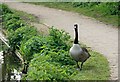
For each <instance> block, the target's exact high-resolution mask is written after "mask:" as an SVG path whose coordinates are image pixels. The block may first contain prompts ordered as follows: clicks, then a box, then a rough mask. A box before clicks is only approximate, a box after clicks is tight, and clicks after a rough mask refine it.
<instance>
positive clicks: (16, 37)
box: [8, 26, 37, 50]
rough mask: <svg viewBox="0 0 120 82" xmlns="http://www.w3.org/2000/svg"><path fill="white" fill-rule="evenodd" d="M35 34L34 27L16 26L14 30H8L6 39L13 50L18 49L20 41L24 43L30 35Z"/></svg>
mask: <svg viewBox="0 0 120 82" xmlns="http://www.w3.org/2000/svg"><path fill="white" fill-rule="evenodd" d="M36 35H37V30H36V29H35V28H34V27H30V26H24V27H21V28H18V29H17V30H16V31H15V32H10V33H9V36H8V39H9V44H10V46H11V48H13V50H16V49H19V47H20V45H21V44H22V43H25V42H26V41H27V40H28V39H30V38H31V37H32V36H36Z"/></svg>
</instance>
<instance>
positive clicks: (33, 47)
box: [20, 36, 45, 61]
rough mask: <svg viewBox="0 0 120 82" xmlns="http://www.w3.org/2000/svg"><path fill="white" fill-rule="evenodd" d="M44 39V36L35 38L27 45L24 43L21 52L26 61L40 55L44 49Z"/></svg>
mask: <svg viewBox="0 0 120 82" xmlns="http://www.w3.org/2000/svg"><path fill="white" fill-rule="evenodd" d="M44 41H45V40H44V38H42V36H33V37H32V38H30V39H29V40H28V41H27V42H26V43H23V44H22V45H21V47H20V51H21V53H22V54H23V56H24V58H25V59H26V60H28V61H29V60H30V59H31V58H32V57H33V54H35V53H39V52H40V50H42V49H43V47H42V46H43V45H44Z"/></svg>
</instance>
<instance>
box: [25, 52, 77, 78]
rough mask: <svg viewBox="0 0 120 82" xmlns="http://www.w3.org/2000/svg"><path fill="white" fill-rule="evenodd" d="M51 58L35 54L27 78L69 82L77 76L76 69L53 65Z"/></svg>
mask: <svg viewBox="0 0 120 82" xmlns="http://www.w3.org/2000/svg"><path fill="white" fill-rule="evenodd" d="M50 59H51V57H50V56H48V55H47V56H45V55H40V54H35V55H34V58H33V59H32V60H31V62H30V65H29V69H28V73H27V77H26V78H25V79H28V80H68V79H70V76H71V75H74V74H76V71H75V69H73V68H71V67H67V66H60V65H59V64H56V65H55V64H53V63H51V62H50V61H49V60H50Z"/></svg>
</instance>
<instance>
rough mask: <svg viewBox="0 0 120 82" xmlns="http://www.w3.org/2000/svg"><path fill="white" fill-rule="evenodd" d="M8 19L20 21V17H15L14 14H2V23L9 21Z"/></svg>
mask: <svg viewBox="0 0 120 82" xmlns="http://www.w3.org/2000/svg"><path fill="white" fill-rule="evenodd" d="M10 19H18V20H19V19H20V17H19V16H17V15H15V14H11V13H6V14H4V16H3V20H4V22H7V21H8V20H10Z"/></svg>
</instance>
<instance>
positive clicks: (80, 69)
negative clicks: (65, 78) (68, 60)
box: [80, 62, 84, 70]
mask: <svg viewBox="0 0 120 82" xmlns="http://www.w3.org/2000/svg"><path fill="white" fill-rule="evenodd" d="M83 63H84V62H82V63H81V68H80V70H82V66H83Z"/></svg>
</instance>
